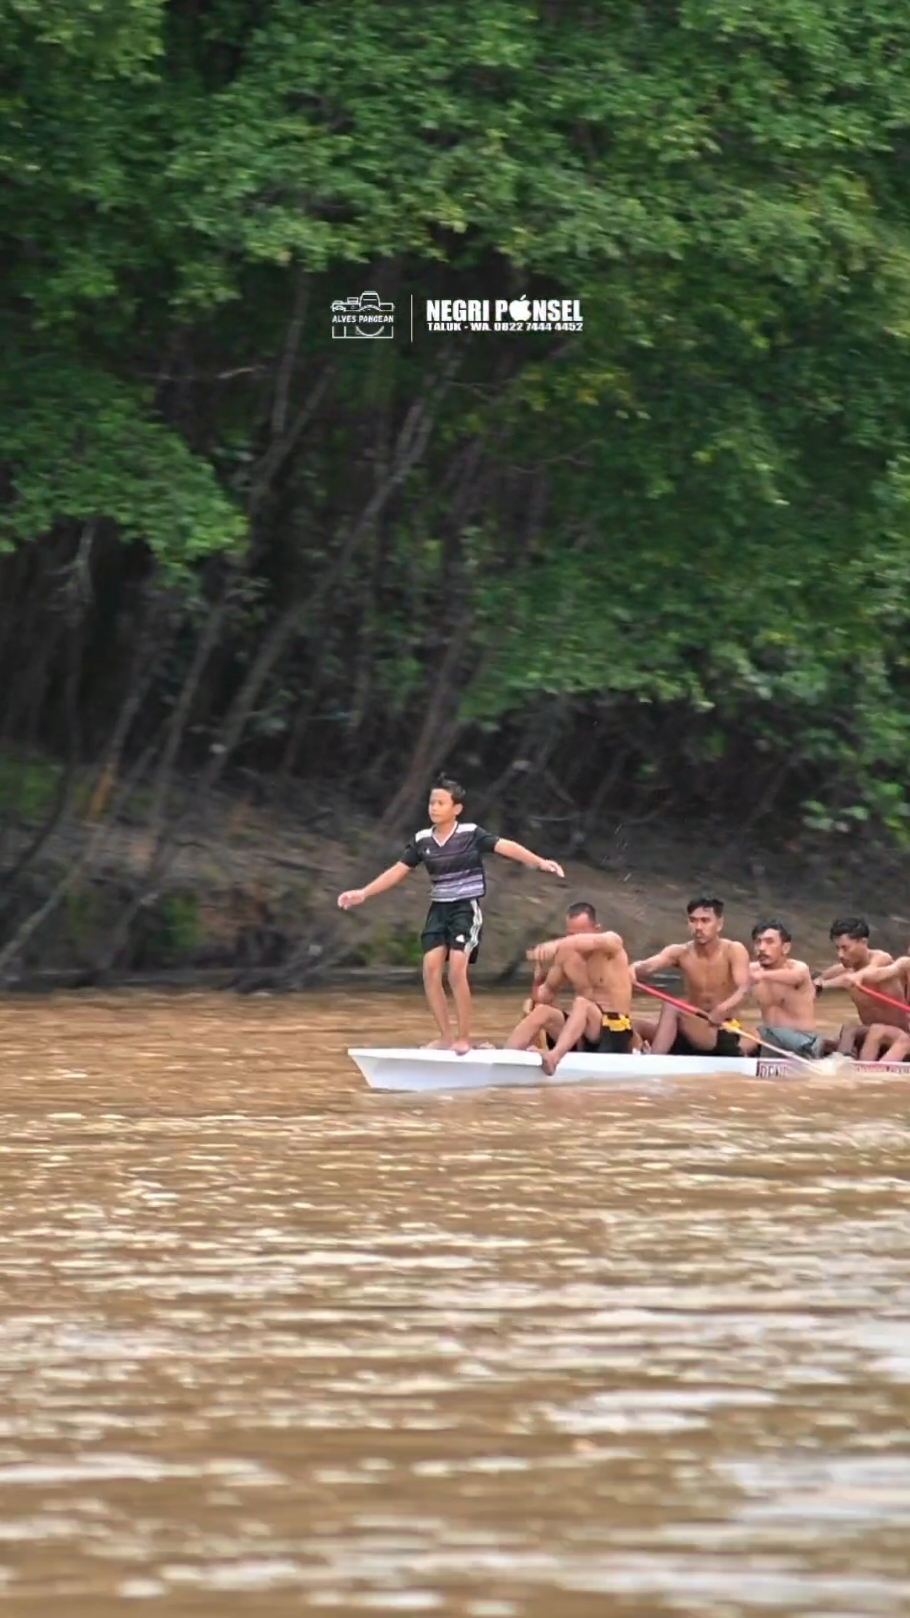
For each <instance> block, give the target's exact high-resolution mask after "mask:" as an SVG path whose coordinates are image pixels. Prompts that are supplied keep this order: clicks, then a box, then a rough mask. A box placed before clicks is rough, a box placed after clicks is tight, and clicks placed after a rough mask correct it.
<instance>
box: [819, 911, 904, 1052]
mask: <svg viewBox="0 0 910 1618" xmlns="http://www.w3.org/2000/svg"><path fill="white" fill-rule="evenodd" d="M828 936H829V937H830V939H831V941H832V943H833V944H834V947H835V949H836V951H837V964H836V965H835V966H829V967H827V968H826V970H825V971H824V972H822V973H821V974H820V976H819V977H817V978H816V979H815V987H816V989H817V990H818V992H819V994H820V993H821V992H822V990H823V989H846V990H847V993H848V994H849V996H850V999H851V1000H852V1001H853V1004H854V1005H855V1007H856V1011H857V1015H858V1017H859V1022H858V1023H846V1024H845V1026H844V1027H843V1028H842V1029H841V1033H840V1039H839V1041H838V1046H837V1048H838V1050H839V1051H841V1052H843V1054H844V1055H845V1056H857V1055H858V1058H859V1060H860V1061H861V1062H877V1061H881V1060H883V1059H884V1058H885V1057H887V1058H888V1060H889V1061H899V1060H901V1057H899V1056H894V1055H892V1052H893V1051H894V1050H895V1049H897V1050H901V1051H902V1052H903V1051H904V1050H905V1049H910V1045H908V1046H905V1045H904V1040H905V1036H906V1034H907V1028H908V1021H907V1014H906V1013H904V1012H901V1011H898V1010H897V1008H896V1007H895V1006H886V1005H883V1004H882V1002H881V1001H880V1000H873V998H872V996H871V995H867V994H863V990H862V981H861V980H862V979H863V978H864V977H865V975H866V973H867V972H869V971H871V970H876V971H882V970H883V971H884V975H883V977H882V978H881V979H879V980H878V981H877V982H876V983H875V987H876V988H881V989H882V993H883V994H891V995H893V996H894V998H895V999H896V1000H905V999H906V998H907V990H906V979H905V976H904V974H903V972H899V971H898V970H897V966H898V963H897V962H895V961H893V960H892V958H891V956H890V955H889V954H888V951H887V950H886V949H870V947H869V923H868V922H867V921H865V920H864V919H863V917H862V916H847V917H845V918H843V919H839V920H837V921H835V922H833V923H832V925H831V931H830V933H829V935H828ZM886 985H887V987H886ZM908 1011H910V1007H908Z"/></svg>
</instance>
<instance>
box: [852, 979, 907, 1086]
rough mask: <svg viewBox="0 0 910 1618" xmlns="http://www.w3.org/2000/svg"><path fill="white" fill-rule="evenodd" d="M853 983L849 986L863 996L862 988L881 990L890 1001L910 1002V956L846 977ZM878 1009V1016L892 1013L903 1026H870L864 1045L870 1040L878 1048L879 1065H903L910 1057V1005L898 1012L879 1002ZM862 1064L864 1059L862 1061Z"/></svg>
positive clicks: (883, 1024)
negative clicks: (898, 1063)
mask: <svg viewBox="0 0 910 1618" xmlns="http://www.w3.org/2000/svg"><path fill="white" fill-rule="evenodd" d="M848 975H849V976H850V977H852V979H853V984H852V986H853V987H854V988H856V989H859V990H860V992H862V989H863V987H864V986H868V988H870V989H880V990H881V992H882V994H887V995H890V996H891V998H892V999H893V1000H908V1001H910V955H899V956H898V957H897V959H896V960H893V961H888V962H887V963H886V964H885V965H884V966H872V965H870V966H866V967H863V968H861V969H860V971H858V972H853V973H850V974H848ZM874 1003H875V1004H876V1005H879V1006H880V1007H881V1010H880V1011H879V1013H878V1015H879V1016H881V1015H882V1014H883V1013H884V1012H891V1013H892V1015H895V1016H897V1017H901V1018H902V1019H903V1020H904V1022H905V1026H904V1028H903V1029H901V1028H899V1027H898V1026H897V1024H896V1022H895V1023H893V1024H886V1023H881V1022H879V1023H873V1025H872V1027H871V1028H870V1030H869V1033H868V1034H867V1036H866V1040H865V1041H864V1046H865V1044H867V1043H868V1044H869V1045H870V1046H871V1044H872V1039H873V1037H874V1038H875V1040H876V1043H877V1044H878V1048H879V1055H878V1057H877V1058H871V1060H876V1059H877V1060H878V1061H880V1062H906V1061H907V1059H908V1057H910V1021H908V1018H910V1004H908V1006H907V1011H906V1012H901V1011H898V1009H897V1007H896V1006H883V1005H882V1004H881V1002H880V1001H876V1002H874ZM863 1060H865V1058H863Z"/></svg>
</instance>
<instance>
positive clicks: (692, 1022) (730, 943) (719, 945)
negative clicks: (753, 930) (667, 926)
mask: <svg viewBox="0 0 910 1618" xmlns="http://www.w3.org/2000/svg"><path fill="white" fill-rule="evenodd" d="M686 915H687V916H688V918H689V932H690V933H691V935H692V936H691V938H690V940H689V942H688V943H687V944H668V945H667V947H666V949H662V950H659V951H658V953H657V954H656V955H651V956H649V958H648V959H647V960H646V961H635V962H633V965H632V977H633V980H635V981H637V980H638V979H640V978H643V977H651V976H653V974H654V973H656V972H666V971H669V970H671V969H672V968H675V969H676V970H677V971H678V972H681V973H682V977H683V981H684V983H685V986H686V998H687V999H688V1000H689V1001H690V1002H691V1004H692V1005H693V1006H697V1007H698V1008H699V1010H701V1011H702V1012H703V1013H704V1016H703V1017H692V1016H688V1015H687V1014H686V1013H685V1012H682V1011H679V1010H677V1008H676V1007H675V1006H669V1005H665V1006H664V1007H663V1009H662V1011H661V1014H660V1017H659V1019H658V1021H657V1023H656V1025H652V1026H651V1027H650V1028H648V1029H647V1030H646V1029H645V1027H644V1025H643V1024H640V1025H639V1026H640V1030H641V1032H642V1033H644V1034H645V1035H646V1037H647V1038H649V1039H650V1045H651V1052H652V1054H653V1055H655V1056H704V1055H707V1054H709V1053H710V1054H713V1055H715V1056H745V1055H749V1054H750V1048H751V1047H753V1046H754V1041H753V1040H751V1039H749V1037H748V1036H744V1035H743V1034H742V1033H741V1031H740V1030H739V1028H738V1027H734V1028H723V1027H721V1026H720V1025H721V1024H722V1023H724V1022H726V1021H727V1020H728V1019H729V1018H730V1017H731V1016H732V1013H733V1012H734V1011H735V1010H736V1008H737V1007H738V1006H739V1005H741V1003H742V1001H743V1000H745V998H746V996H747V995H748V994H749V993H750V991H751V988H752V975H751V971H750V962H749V952H748V950H747V949H746V946H745V944H738V943H736V942H735V941H734V940H733V939H730V938H722V937H721V932H722V929H723V924H724V905H723V900H722V899H717V898H714V897H708V896H702V897H700V898H697V899H691V900H690V901H689V903H688V905H687V906H686Z"/></svg>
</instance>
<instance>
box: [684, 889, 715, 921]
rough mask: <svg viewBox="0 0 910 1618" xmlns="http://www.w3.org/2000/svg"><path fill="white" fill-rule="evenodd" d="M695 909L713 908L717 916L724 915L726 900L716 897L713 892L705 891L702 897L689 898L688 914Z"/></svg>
mask: <svg viewBox="0 0 910 1618" xmlns="http://www.w3.org/2000/svg"><path fill="white" fill-rule="evenodd" d="M693 910H713V911H714V914H715V916H722V915H723V913H724V901H723V899H717V898H715V897H714V896H713V894H704V893H703V894H702V895H701V897H700V898H698V899H690V900H689V903H688V904H687V905H686V915H687V916H691V914H692V912H693Z"/></svg>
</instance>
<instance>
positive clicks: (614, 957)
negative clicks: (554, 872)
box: [506, 902, 634, 1074]
mask: <svg viewBox="0 0 910 1618" xmlns="http://www.w3.org/2000/svg"><path fill="white" fill-rule="evenodd" d="M528 960H529V961H534V962H535V964H536V966H537V967H546V968H547V973H546V976H545V977H544V978H543V981H541V980H540V977H539V976H537V977H536V978H535V987H534V990H532V1002H534V1001H536V1004H533V1003H532V1006H531V1009H530V1010H529V1012H528V1014H527V1015H526V1016H525V1017H523V1018H522V1021H521V1022H520V1023H519V1024H518V1027H517V1028H516V1029H515V1031H514V1033H512V1034H511V1035H510V1037H509V1039H508V1040H507V1041H506V1050H513V1051H515V1050H518V1051H523V1050H530V1049H533V1048H535V1047H536V1046H537V1045H538V1042H539V1040H540V1036H541V1035H543V1036H544V1037H545V1038H546V1039H547V1040H548V1042H549V1041H552V1049H549V1050H547V1049H545V1050H542V1051H541V1058H540V1059H541V1063H542V1065H543V1069H544V1072H545V1073H549V1074H552V1073H555V1071H556V1069H557V1067H558V1066H559V1063H560V1062H561V1061H562V1058H563V1057H564V1056H565V1054H566V1052H567V1051H574V1050H579V1051H585V1052H588V1053H594V1052H603V1051H615V1052H620V1053H625V1052H627V1051H630V1050H631V1049H632V1047H633V1042H634V1035H633V1031H632V1021H631V1016H630V1013H631V1010H632V979H631V975H630V972H629V957H628V955H627V954H626V952H625V949H624V947H623V941H622V939H621V938H620V936H619V934H618V933H613V932H605V931H604V930H603V928H601V927H600V926H599V925H598V922H597V916H596V913H595V910H594V906H593V905H591V904H587V903H586V902H583V903H581V904H574V905H570V907H569V909H568V911H567V912H566V931H565V934H564V936H563V937H562V938H551V939H549V940H548V941H547V942H546V943H544V944H538V945H537V946H536V947H535V948H534V949H529V950H528ZM564 989H572V990H573V991H574V996H575V998H574V999H573V1001H572V1006H571V1009H570V1011H569V1012H568V1014H565V1013H563V1012H562V1011H560V1009H559V1007H558V1006H557V1005H555V1004H554V1001H555V999H556V996H557V995H558V994H559V992H560V990H564Z"/></svg>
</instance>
